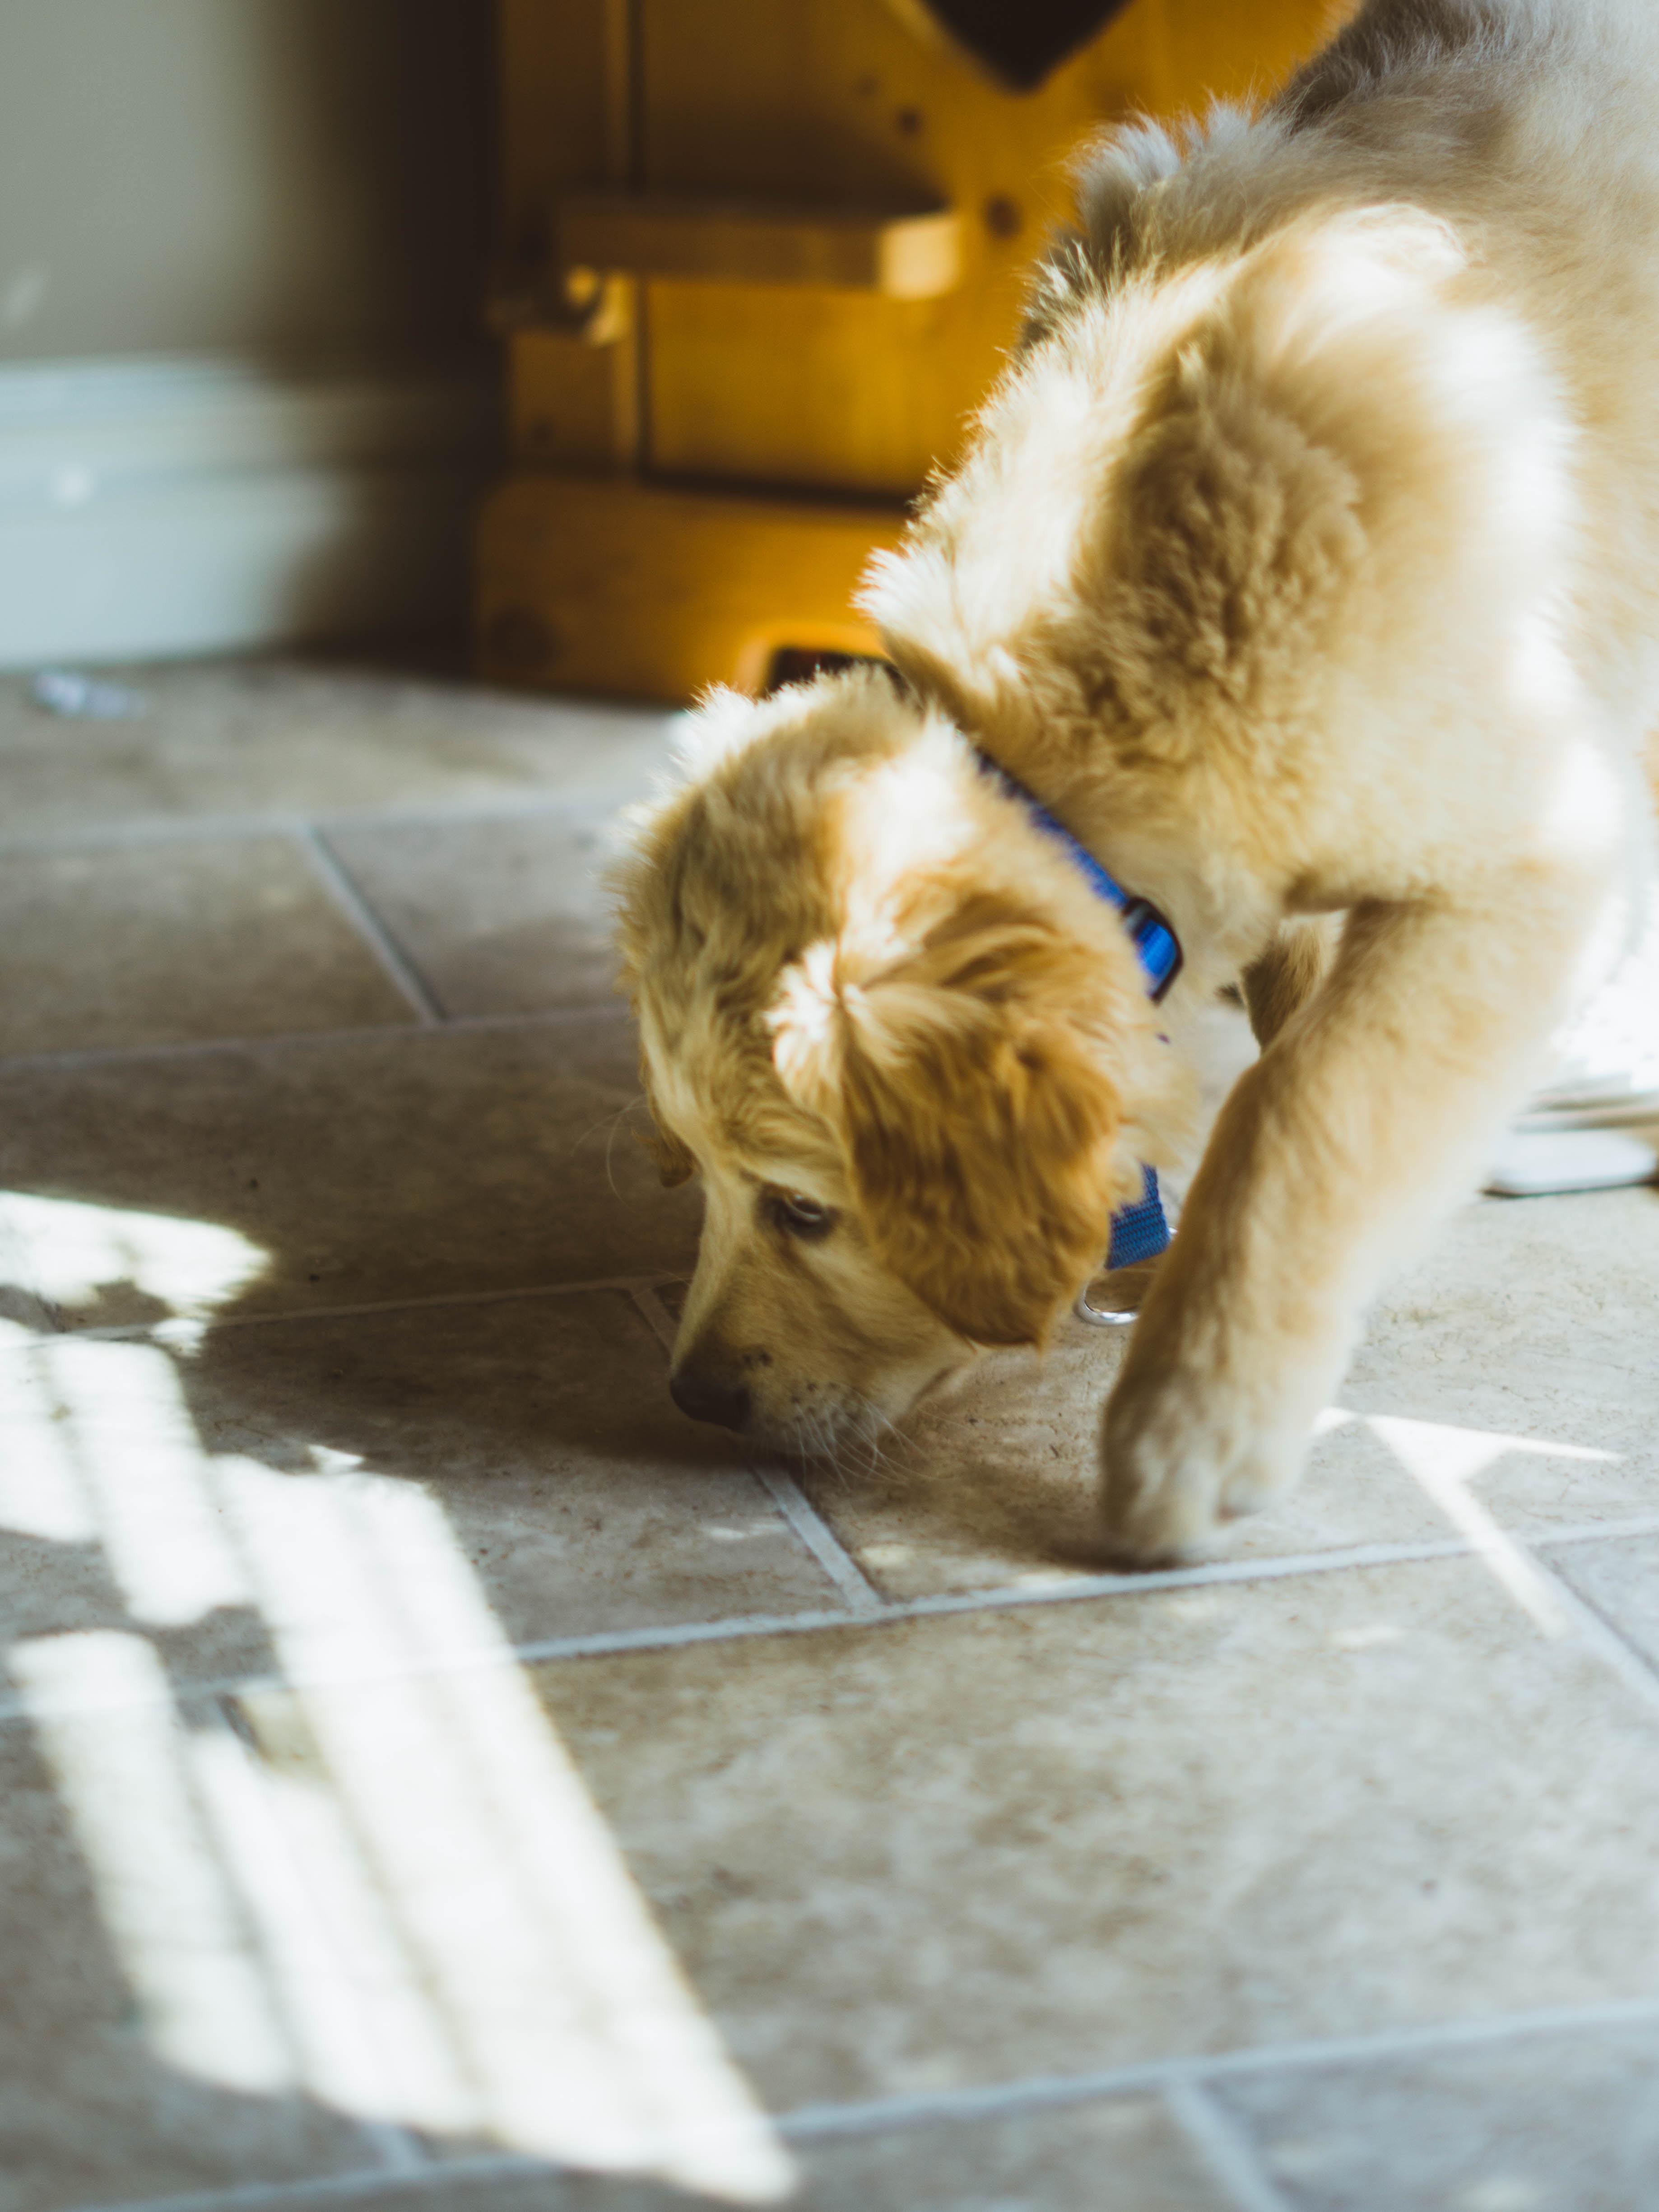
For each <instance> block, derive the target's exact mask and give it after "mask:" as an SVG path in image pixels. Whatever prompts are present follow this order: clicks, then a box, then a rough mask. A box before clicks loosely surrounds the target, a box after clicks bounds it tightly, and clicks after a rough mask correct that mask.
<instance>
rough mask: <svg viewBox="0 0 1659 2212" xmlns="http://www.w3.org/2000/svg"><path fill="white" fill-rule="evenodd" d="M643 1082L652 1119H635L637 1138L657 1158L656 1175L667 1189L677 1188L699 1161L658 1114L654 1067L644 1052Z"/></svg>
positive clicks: (692, 1174)
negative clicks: (644, 1121) (653, 1078)
mask: <svg viewBox="0 0 1659 2212" xmlns="http://www.w3.org/2000/svg"><path fill="white" fill-rule="evenodd" d="M640 1082H641V1085H642V1086H643V1087H644V1091H645V1110H646V1112H647V1115H649V1117H650V1118H649V1120H648V1121H647V1122H646V1123H645V1125H644V1127H641V1125H640V1123H639V1122H638V1121H635V1122H634V1123H633V1125H632V1127H633V1133H634V1141H635V1144H636V1145H638V1146H640V1147H641V1150H642V1151H644V1152H648V1153H649V1154H650V1155H651V1158H653V1160H654V1161H655V1162H656V1164H657V1175H658V1177H659V1180H660V1182H661V1183H662V1187H663V1188H664V1189H665V1190H675V1189H678V1187H679V1185H680V1184H681V1183H683V1182H690V1180H691V1177H692V1176H694V1175H695V1174H696V1171H697V1164H696V1160H695V1159H693V1158H692V1157H691V1155H690V1152H688V1151H687V1150H686V1148H685V1146H684V1145H683V1144H682V1143H681V1142H680V1140H679V1139H678V1137H677V1136H676V1135H675V1134H674V1133H673V1131H672V1130H671V1129H665V1127H663V1125H662V1122H661V1121H660V1120H659V1118H658V1115H657V1098H656V1093H655V1092H654V1091H653V1090H652V1088H651V1070H650V1068H649V1067H648V1066H647V1064H646V1060H645V1055H644V1054H643V1053H641V1055H640Z"/></svg>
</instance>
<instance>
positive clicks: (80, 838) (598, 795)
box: [0, 760, 666, 860]
mask: <svg viewBox="0 0 1659 2212" xmlns="http://www.w3.org/2000/svg"><path fill="white" fill-rule="evenodd" d="M664 765H666V760H665V763H664ZM648 796H649V792H648V789H646V790H642V789H641V787H639V786H637V785H635V784H630V785H629V786H627V787H623V786H620V785H618V786H615V787H612V788H611V789H610V790H607V791H587V792H576V793H572V792H559V791H554V790H548V791H547V792H546V793H538V792H530V791H526V792H523V793H519V794H517V795H515V796H513V797H504V798H501V799H475V800H471V801H467V800H462V801H460V802H459V803H456V804H452V805H444V804H442V803H441V802H440V803H438V804H435V805H425V806H422V805H410V806H368V807H362V808H357V809H352V808H348V809H347V810H346V811H343V812H339V811H332V810H330V811H314V812H307V811H303V810H295V809H294V808H289V807H274V808H272V809H271V810H270V811H268V812H261V813H254V814H193V815H178V816H173V817H167V816H162V815H153V816H150V817H148V818H146V819H143V820H140V821H137V822H106V823H88V825H86V826H85V827H84V828H82V829H48V830H42V831H40V832H39V833H37V834H36V835H34V836H21V837H0V860H27V859H30V858H32V857H33V856H35V855H37V854H39V855H40V856H42V857H44V856H46V855H48V854H56V853H78V852H88V853H90V852H125V851H137V850H143V849H146V848H149V847H152V846H163V845H211V844H216V843H219V842H224V843H227V844H228V843H232V842H236V841H238V840H240V839H242V838H246V837H291V836H296V835H299V834H302V833H303V832H304V830H305V829H307V827H308V826H310V825H311V824H313V823H314V824H315V825H316V827H317V828H318V829H320V830H322V832H323V833H324V835H325V836H333V835H334V834H335V833H336V832H339V833H340V834H342V835H346V834H349V833H350V832H352V831H354V830H359V829H366V830H375V829H449V828H452V827H453V828H456V829H470V828H471V827H472V826H473V825H474V824H477V825H478V826H480V827H483V825H485V824H487V823H493V822H539V821H545V820H548V819H556V818H557V817H559V816H560V815H569V816H570V817H573V818H574V819H576V820H578V821H580V823H582V824H583V825H584V826H586V825H587V824H589V823H594V822H601V823H602V822H605V821H608V820H614V819H615V817H617V815H619V814H620V813H621V812H622V811H623V809H624V808H625V807H629V806H632V805H637V804H638V803H639V801H640V800H641V799H643V798H647V797H648Z"/></svg>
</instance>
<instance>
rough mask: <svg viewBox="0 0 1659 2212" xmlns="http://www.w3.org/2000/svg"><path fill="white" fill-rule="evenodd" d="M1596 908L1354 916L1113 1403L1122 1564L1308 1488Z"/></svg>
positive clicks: (1512, 887)
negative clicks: (1390, 1284) (1355, 1369)
mask: <svg viewBox="0 0 1659 2212" xmlns="http://www.w3.org/2000/svg"><path fill="white" fill-rule="evenodd" d="M1574 875H1575V877H1577V871H1575V872H1574ZM1594 906H1595V900H1594V896H1593V895H1591V894H1590V893H1589V891H1588V890H1586V889H1585V888H1584V886H1583V879H1582V878H1577V881H1576V882H1565V881H1563V882H1557V881H1555V880H1553V878H1552V877H1550V876H1547V875H1545V874H1544V873H1543V872H1542V871H1539V872H1537V873H1533V872H1527V871H1522V870H1518V869H1517V870H1516V872H1515V873H1514V875H1513V877H1512V878H1510V881H1509V883H1508V884H1507V886H1505V885H1503V884H1498V885H1496V886H1494V885H1492V884H1488V885H1486V886H1485V887H1483V892H1482V895H1481V896H1480V897H1479V899H1478V900H1477V899H1474V898H1471V899H1469V900H1467V901H1465V902H1461V903H1458V904H1453V903H1452V902H1449V901H1448V902H1445V903H1436V904H1432V905H1431V904H1428V903H1426V902H1425V903H1424V904H1421V905H1413V906H1392V907H1384V906H1380V905H1371V906H1367V907H1360V908H1355V909H1353V911H1352V913H1351V915H1350V916H1349V918H1348V921H1347V924H1346V928H1345V930H1344V933H1343V936H1342V939H1341V943H1340V950H1339V951H1338V953H1337V956H1336V958H1335V961H1334V963H1333V965H1332V967H1331V969H1330V971H1329V973H1328V975H1327V976H1326V978H1325V981H1324V982H1323V984H1322V987H1321V988H1320V990H1319V991H1318V993H1317V994H1316V996H1315V997H1313V998H1312V999H1310V1000H1308V1001H1307V1002H1306V1003H1305V1004H1304V1006H1303V1007H1302V1009H1301V1011H1300V1012H1298V1013H1297V1014H1295V1015H1293V1016H1292V1017H1291V1018H1290V1019H1289V1021H1287V1022H1286V1023H1285V1025H1284V1026H1283V1027H1282V1028H1281V1029H1280V1030H1279V1033H1278V1035H1277V1036H1276V1037H1275V1038H1274V1040H1273V1043H1272V1044H1271V1045H1270V1046H1269V1047H1268V1048H1267V1051H1266V1052H1265V1053H1264V1054H1262V1057H1261V1060H1259V1061H1258V1062H1257V1063H1256V1064H1255V1066H1254V1067H1252V1068H1250V1069H1249V1070H1248V1071H1247V1072H1246V1073H1245V1074H1244V1075H1243V1077H1242V1078H1241V1079H1240V1080H1239V1082H1238V1084H1237V1086H1236V1087H1235V1089H1234V1091H1233V1092H1232V1095H1231V1097H1230V1099H1229V1100H1228V1103H1227V1105H1226V1107H1225V1109H1224V1111H1223V1114H1222V1117H1221V1119H1220V1121H1219V1122H1218V1124H1217V1127H1216V1130H1215V1133H1214V1135H1213V1137H1212V1139H1211V1143H1210V1146H1209V1149H1208V1151H1207V1152H1206V1155H1205V1158H1204V1161H1203V1164H1202V1165H1201V1166H1200V1170H1199V1173H1198V1176H1197V1177H1196V1179H1195V1180H1194V1185H1193V1188H1192V1191H1191V1193H1190V1194H1189V1195H1188V1200H1187V1205H1186V1207H1185V1209H1184V1211H1183V1214H1182V1233H1181V1235H1180V1236H1179V1237H1177V1238H1176V1243H1175V1245H1174V1248H1173V1249H1172V1250H1171V1251H1170V1255H1169V1256H1168V1259H1167V1260H1166V1261H1165V1262H1164V1265H1163V1266H1162V1267H1160V1268H1159V1270H1158V1274H1157V1276H1156V1277H1155V1278H1154V1280H1153V1283H1152V1289H1151V1291H1150V1293H1149V1295H1148V1297H1147V1301H1146V1307H1145V1309H1144V1310H1143V1312H1142V1314H1141V1317H1140V1320H1139V1324H1138V1325H1137V1328H1136V1330H1135V1334H1134V1338H1133V1342H1132V1344H1131V1346H1130V1348H1129V1352H1128V1354H1127V1358H1126V1360H1125V1363H1124V1367H1123V1371H1122V1374H1121V1376H1120V1378H1119V1381H1118V1383H1117V1386H1116V1388H1115V1389H1114V1391H1113V1393H1112V1395H1111V1398H1110V1400H1109V1403H1108V1406H1107V1409H1106V1420H1105V1433H1104V1455H1105V1499H1104V1509H1105V1518H1106V1526H1107V1530H1108V1534H1109V1541H1110V1542H1111V1544H1112V1547H1113V1548H1114V1550H1115V1552H1116V1553H1119V1554H1120V1555H1122V1556H1127V1557H1128V1558H1132V1559H1136V1560H1140V1561H1152V1560H1154V1559H1167V1558H1170V1557H1172V1556H1176V1555H1179V1554H1180V1553H1182V1552H1183V1551H1185V1550H1187V1549H1188V1547H1192V1546H1193V1545H1195V1544H1200V1543H1201V1542H1202V1541H1204V1540H1205V1539H1206V1537H1208V1536H1209V1535H1210V1534H1212V1532H1213V1531H1214V1529H1215V1528H1216V1526H1217V1523H1218V1522H1220V1521H1222V1520H1225V1519H1226V1518H1229V1517H1231V1516H1232V1515H1234V1514H1237V1513H1241V1512H1247V1511H1249V1510H1252V1509H1254V1508H1255V1507H1256V1506H1258V1505H1260V1504H1263V1503H1265V1502H1266V1500H1267V1498H1270V1497H1271V1496H1272V1495H1273V1493H1274V1492H1276V1491H1279V1490H1280V1489H1282V1488H1283V1487H1284V1486H1285V1485H1286V1484H1287V1483H1289V1482H1290V1481H1291V1480H1294V1478H1295V1476H1296V1474H1297V1472H1298V1471H1299V1468H1300V1465H1301V1461H1302V1457H1303V1455H1304V1449H1305V1447H1306V1442H1307V1437H1308V1435H1309V1432H1310V1428H1311V1426H1312V1423H1313V1420H1314V1418H1315V1416H1316V1414H1317V1413H1318V1412H1319V1410H1320V1408H1321V1407H1322V1406H1323V1405H1324V1404H1326V1403H1327V1402H1328V1399H1329V1396H1330V1395H1331V1393H1332V1392H1333V1391H1334V1389H1335V1388H1336V1386H1337V1384H1338V1383H1339V1382H1340V1378H1341V1375H1342V1370H1343V1369H1344V1367H1345V1365H1346V1361H1347V1358H1348V1355H1349V1353H1350V1352H1351V1350H1352V1346H1353V1343H1354V1341H1355V1339H1356V1337H1357V1335H1358V1329H1359V1326H1360V1322H1361V1319H1362V1317H1363V1314H1364V1308H1365V1306H1366V1304H1368V1302H1369V1301H1370V1298H1371V1297H1372V1296H1373V1295H1374V1293H1375V1291H1376V1289H1377V1287H1378V1285H1379V1283H1380V1281H1381V1279H1382V1278H1383V1275H1384V1273H1386V1271H1387V1270H1388V1269H1389V1267H1391V1266H1392V1265H1393V1264H1395V1263H1396V1262H1397V1261H1400V1260H1401V1259H1403V1258H1405V1257H1407V1256H1408V1255H1410V1254H1411V1253H1412V1251H1413V1249H1415V1248H1416V1247H1417V1246H1418V1245H1419V1243H1420V1242H1421V1240H1422V1237H1423V1235H1424V1233H1425V1231H1427V1230H1428V1229H1429V1228H1430V1227H1431V1225H1432V1223H1433V1221H1434V1219H1435V1218H1436V1217H1437V1215H1438V1214H1439V1213H1440V1212H1442V1211H1443V1209H1444V1208H1445V1207H1446V1206H1449V1205H1450V1204H1451V1203H1453V1202H1455V1200H1456V1199H1457V1198H1458V1197H1460V1196H1461V1195H1462V1193H1463V1192H1464V1191H1466V1190H1467V1189H1468V1188H1470V1187H1471V1186H1472V1185H1473V1183H1474V1181H1475V1180H1476V1178H1477V1176H1478V1175H1479V1173H1480V1169H1481V1167H1482V1165H1483V1164H1484V1162H1485V1160H1486V1156H1487V1152H1488V1150H1489V1147H1490V1144H1491V1141H1492V1139H1493V1137H1494V1136H1495V1134H1496V1133H1497V1131H1498V1128H1499V1127H1501V1125H1502V1123H1503V1121H1504V1117H1505V1115H1507V1114H1508V1113H1509V1112H1510V1110H1511V1109H1513V1107H1514V1105H1515V1103H1516V1101H1517V1099H1519V1098H1520V1097H1522V1095H1523V1093H1524V1091H1525V1090H1526V1087H1527V1084H1528V1079H1529V1076H1530V1074H1531V1073H1532V1069H1533V1066H1534V1060H1535V1058H1536V1055H1537V1054H1538V1053H1539V1051H1540V1050H1541V1048H1542V1047H1543V1045H1544V1044H1545V1042H1546V1041H1547V1037H1548V1035H1549V1032H1550V1029H1551V1026H1552V1024H1553V1022H1554V1021H1555V1020H1556V1018H1558V1015H1559V1011H1560V1007H1561V1004H1562V1000H1563V999H1564V997H1565V990H1566V983H1567V977H1568V975H1569V972H1570V969H1571V963H1572V960H1573V957H1574V955H1575V952H1576V951H1577V946H1578V944H1579V943H1580V941H1581V940H1582V939H1583V935H1584V933H1585V927H1586V922H1587V918H1588V917H1589V916H1590V915H1592V913H1593V909H1594Z"/></svg>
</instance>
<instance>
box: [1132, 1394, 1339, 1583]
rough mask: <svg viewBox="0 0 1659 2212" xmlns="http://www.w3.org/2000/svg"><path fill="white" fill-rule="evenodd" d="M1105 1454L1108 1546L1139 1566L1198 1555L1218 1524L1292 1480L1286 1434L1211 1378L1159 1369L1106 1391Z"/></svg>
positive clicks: (1255, 1508) (1292, 1449)
mask: <svg viewBox="0 0 1659 2212" xmlns="http://www.w3.org/2000/svg"><path fill="white" fill-rule="evenodd" d="M1127 1380H1128V1378H1127V1377H1126V1378H1125V1381H1126V1382H1127ZM1103 1449H1104V1476H1105V1482H1104V1492H1103V1501H1102V1503H1103V1516H1104V1521H1105V1533H1106V1543H1107V1547H1108V1550H1109V1553H1110V1555H1111V1557H1112V1558H1113V1559H1116V1560H1119V1561H1121V1563H1122V1564H1124V1565H1130V1566H1138V1567H1153V1566H1171V1565H1180V1564H1182V1563H1188V1564H1190V1563H1191V1562H1192V1561H1193V1560H1194V1559H1198V1558H1202V1557H1203V1556H1205V1555H1206V1553H1208V1552H1210V1551H1211V1550H1212V1549H1213V1547H1214V1546H1215V1543H1216V1541H1217V1540H1218V1536H1219V1534H1220V1532H1221V1529H1222V1528H1223V1526H1224V1524H1225V1522H1229V1521H1233V1520H1237V1519H1238V1518H1239V1517H1240V1516H1242V1515H1243V1514H1246V1513H1255V1512H1259V1511H1260V1510H1261V1508H1262V1507H1263V1506H1265V1505H1267V1504H1269V1503H1270V1502H1271V1501H1272V1500H1273V1498H1275V1497H1276V1496H1277V1495H1278V1494H1279V1492H1282V1491H1283V1490H1285V1488H1286V1487H1287V1486H1289V1485H1290V1484H1291V1483H1292V1482H1293V1481H1294V1480H1295V1479H1296V1476H1297V1470H1298V1467H1299V1464H1300V1457H1301V1453H1300V1446H1299V1443H1298V1441H1297V1438H1296V1437H1295V1436H1294V1435H1291V1436H1287V1435H1286V1433H1285V1431H1284V1430H1283V1429H1282V1428H1278V1427H1274V1426H1272V1425H1268V1424H1266V1423H1264V1422H1263V1421H1262V1420H1261V1418H1260V1416H1259V1414H1258V1413H1255V1411H1253V1409H1252V1408H1250V1407H1249V1406H1248V1405H1246V1404H1245V1403H1243V1402H1242V1401H1241V1400H1240V1399H1239V1397H1238V1396H1237V1395H1235V1394H1232V1393H1230V1392H1229V1391H1227V1390H1226V1389H1225V1388H1224V1387H1222V1386H1221V1385H1219V1384H1218V1383H1216V1382H1215V1381H1214V1380H1213V1379H1210V1378H1204V1379H1200V1378H1198V1377H1195V1376H1182V1375H1181V1374H1179V1373H1176V1374H1170V1373H1167V1372H1166V1373H1164V1374H1163V1375H1160V1376H1157V1377H1155V1378H1153V1379H1152V1380H1151V1381H1150V1382H1148V1383H1145V1384H1143V1385H1141V1386H1140V1387H1139V1388H1136V1387H1135V1386H1134V1385H1133V1384H1130V1386H1129V1387H1128V1388H1127V1389H1125V1388H1124V1387H1123V1386H1122V1385H1120V1387H1119V1389H1117V1390H1116V1391H1115V1392H1114V1393H1113V1395H1112V1398H1111V1401H1110V1402H1109V1405H1108V1406H1107V1408H1106V1427H1105V1436H1104V1439H1103Z"/></svg>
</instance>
